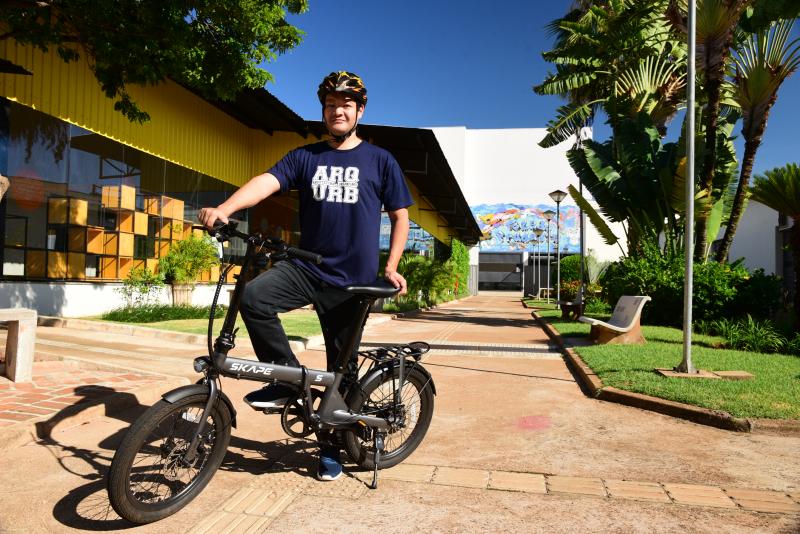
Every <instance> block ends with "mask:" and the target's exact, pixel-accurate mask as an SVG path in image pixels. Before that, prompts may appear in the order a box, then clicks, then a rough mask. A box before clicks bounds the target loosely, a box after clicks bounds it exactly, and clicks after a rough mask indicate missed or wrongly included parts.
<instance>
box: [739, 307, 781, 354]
mask: <svg viewBox="0 0 800 534" xmlns="http://www.w3.org/2000/svg"><path fill="white" fill-rule="evenodd" d="M724 337H725V338H726V339H727V340H728V344H729V345H730V347H731V348H734V349H739V350H746V351H750V352H780V351H781V349H782V348H783V347H784V345H785V344H786V340H785V339H784V337H783V336H782V335H780V333H778V331H777V330H775V327H774V326H772V324H771V323H769V322H767V321H756V320H755V319H753V318H752V317H751V316H749V315H748V316H747V318H746V319H745V320H744V321H740V322H739V323H738V325H737V327H735V328H731V329H730V330H729V331H728V332H727V333H726V334H725V335H724Z"/></svg>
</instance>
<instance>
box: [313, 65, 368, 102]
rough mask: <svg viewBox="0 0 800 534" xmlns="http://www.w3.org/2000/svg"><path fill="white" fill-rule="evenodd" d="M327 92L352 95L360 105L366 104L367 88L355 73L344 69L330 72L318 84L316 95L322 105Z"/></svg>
mask: <svg viewBox="0 0 800 534" xmlns="http://www.w3.org/2000/svg"><path fill="white" fill-rule="evenodd" d="M329 93H345V94H348V95H350V96H351V97H353V99H354V100H355V101H356V102H357V103H359V104H360V105H362V106H366V105H367V88H366V87H364V82H363V81H362V80H361V78H360V77H359V76H358V75H357V74H353V73H352V72H347V71H346V70H340V71H338V72H331V73H330V74H328V75H327V76H325V79H323V80H322V83H320V84H319V89H318V90H317V96H318V97H319V102H320V104H322V105H323V106H324V105H325V95H327V94H329Z"/></svg>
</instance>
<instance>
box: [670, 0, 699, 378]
mask: <svg viewBox="0 0 800 534" xmlns="http://www.w3.org/2000/svg"><path fill="white" fill-rule="evenodd" d="M688 16H689V28H688V30H689V60H688V61H689V65H688V70H689V72H688V80H687V86H686V90H687V91H686V92H687V98H686V169H687V171H688V172H687V177H686V221H685V222H686V227H685V229H684V245H683V247H684V252H683V256H684V263H685V266H686V268H685V273H684V277H683V361H682V362H681V364H680V365H679V366H678V367H676V368H675V370H676V371H678V372H680V373H696V372H697V369H695V368H694V365H692V291H693V287H692V283H693V278H694V264H693V260H692V258H693V257H694V250H693V248H694V239H693V238H694V135H695V127H694V112H695V94H694V86H695V47H696V46H695V45H696V43H695V39H696V38H695V17H696V10H695V0H689V13H688Z"/></svg>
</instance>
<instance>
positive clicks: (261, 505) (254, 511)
mask: <svg viewBox="0 0 800 534" xmlns="http://www.w3.org/2000/svg"><path fill="white" fill-rule="evenodd" d="M296 497H297V494H296V493H294V492H286V493H281V494H280V495H275V494H269V495H267V497H266V498H264V499H260V500H259V501H258V502H256V503H254V504H253V505H251V506H250V507H248V508H247V509H246V510H245V513H246V514H251V515H259V516H265V517H277V516H278V515H279V514H280V513H281V512H283V511H284V510H285V509H286V507H287V506H289V505H290V504H291V503H292V501H293V500H294V499H295V498H296Z"/></svg>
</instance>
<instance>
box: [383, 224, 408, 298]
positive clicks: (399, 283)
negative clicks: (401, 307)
mask: <svg viewBox="0 0 800 534" xmlns="http://www.w3.org/2000/svg"><path fill="white" fill-rule="evenodd" d="M388 215H389V220H390V221H391V223H392V233H391V235H390V238H389V259H388V260H387V261H386V269H385V270H384V277H385V278H386V279H387V280H388V281H389V282H391V284H392V285H393V286H394V287H399V288H400V294H401V295H405V294H406V290H407V285H406V279H405V278H403V275H401V274H400V273H398V272H397V264H398V263H400V257H401V256H402V255H403V250H405V248H406V241H407V240H408V210H407V209H406V208H400V209H399V210H394V211H390V212H388Z"/></svg>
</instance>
